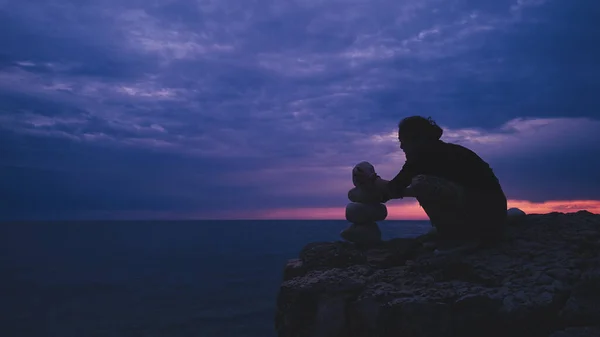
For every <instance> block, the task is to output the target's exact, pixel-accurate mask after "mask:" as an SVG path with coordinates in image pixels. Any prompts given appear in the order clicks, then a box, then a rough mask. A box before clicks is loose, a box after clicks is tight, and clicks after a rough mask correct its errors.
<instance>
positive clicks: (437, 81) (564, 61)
mask: <svg viewBox="0 0 600 337" xmlns="http://www.w3.org/2000/svg"><path fill="white" fill-rule="evenodd" d="M1 6H2V11H0V45H1V46H2V48H1V51H0V135H1V136H2V137H0V140H1V141H2V145H3V146H2V147H1V148H0V149H1V151H3V152H2V153H3V154H4V156H3V163H1V164H0V167H2V168H4V169H6V170H8V171H7V173H6V174H5V175H4V176H2V177H0V183H1V184H4V185H2V186H11V187H10V189H9V190H10V191H11V193H15V194H17V195H19V196H20V197H19V198H15V199H14V200H20V202H21V204H19V207H16V206H15V207H16V208H15V210H17V209H18V210H20V211H19V212H21V213H20V214H33V213H35V212H34V211H35V210H37V211H38V213H39V214H42V213H43V214H46V215H48V214H50V213H51V212H58V213H60V215H61V216H68V215H69V214H71V215H72V214H85V212H89V213H88V214H110V212H111V211H114V212H117V211H118V212H119V214H128V213H127V212H134V213H135V214H149V213H147V212H149V211H148V210H156V212H159V213H161V214H173V212H175V213H177V212H179V213H181V214H183V213H184V212H188V213H187V214H197V215H198V216H200V215H202V214H208V213H210V212H213V211H215V209H217V208H224V209H226V210H227V212H228V213H231V214H233V213H235V212H238V213H237V214H249V213H247V212H254V211H259V210H258V209H259V208H261V207H263V208H264V207H267V208H271V209H293V208H298V209H300V208H303V209H313V208H315V207H317V208H318V207H325V208H336V207H339V206H340V205H343V204H344V202H345V191H346V189H347V188H348V187H349V186H348V181H349V178H348V172H349V169H350V168H351V167H352V165H354V164H355V163H356V162H358V161H361V160H370V161H372V162H373V163H375V164H376V165H377V167H378V169H379V170H380V172H381V173H382V175H384V176H386V177H392V176H393V175H394V174H395V173H397V170H398V169H399V168H400V166H401V165H402V163H403V160H404V158H403V155H402V153H401V152H400V151H399V149H398V145H397V143H396V141H395V136H394V135H393V132H394V128H395V126H396V123H397V122H398V120H399V119H400V118H402V117H404V116H406V115H412V114H423V115H432V116H433V117H435V118H436V120H438V121H439V122H440V123H441V124H442V125H444V126H445V127H446V129H447V131H446V136H445V137H446V139H448V140H450V141H456V142H459V143H462V144H465V145H468V146H469V147H472V148H473V149H475V150H476V151H477V152H478V153H480V154H481V155H482V156H483V157H484V158H485V159H486V160H488V161H490V163H491V164H492V166H493V167H494V169H495V171H496V172H497V173H498V175H499V176H500V177H501V180H502V182H503V185H504V186H506V189H507V193H508V194H509V195H510V197H511V198H513V199H515V200H530V201H536V202H543V201H544V200H567V199H578V200H587V199H594V198H599V196H598V194H597V192H596V191H597V190H598V188H597V187H598V186H597V185H596V184H595V183H593V179H594V178H593V177H594V175H593V174H594V172H597V171H598V167H599V166H598V165H599V164H598V161H597V160H596V159H595V158H596V157H595V156H594V155H593V153H594V151H597V150H598V148H597V146H596V145H595V144H597V143H598V138H597V136H596V133H595V132H594V130H595V129H596V128H597V127H598V106H600V101H598V95H597V94H596V92H597V90H596V89H597V83H596V82H595V79H596V78H597V77H598V76H596V75H600V67H598V66H597V62H596V60H597V59H598V58H600V54H599V52H600V49H598V48H595V47H594V46H595V41H597V40H598V39H599V38H600V36H598V34H597V30H595V29H594V27H595V26H596V21H597V20H596V18H595V17H593V15H591V14H590V13H594V7H593V6H595V5H594V4H593V3H586V4H570V3H568V4H567V3H564V2H562V3H561V2H558V1H532V0H530V1H517V0H502V1H494V2H489V1H470V2H462V1H442V0H426V1H419V2H415V1H408V0H405V1H390V0H376V1H362V0H361V1H354V0H352V1H349V0H336V1H329V2H323V1H312V0H301V1H293V2H290V1H281V0H269V1H262V2H259V3H250V2H240V1H228V0H224V1H204V0H203V1H191V0H190V1H167V0H164V1H155V2H143V1H136V0H125V1H122V0H120V1H114V0H109V1H102V2H89V1H83V2H81V1H79V2H74V1H69V0H53V1H39V0H35V1H27V2H23V1H4V2H2V3H1ZM8 14H10V15H8ZM574 18H576V19H574ZM4 158H6V159H4ZM59 159H60V160H59ZM113 163H118V165H117V166H118V169H115V170H114V171H111V172H110V173H109V172H105V171H103V170H101V169H98V168H99V167H108V166H110V165H113ZM582 163H585V165H583V164H582ZM22 167H27V168H29V169H31V170H29V171H27V170H26V171H23V172H24V173H22V174H17V173H15V172H16V171H15V170H18V169H17V168H22ZM159 168H160V169H159ZM39 170H41V171H39ZM57 171H58V172H61V173H60V174H55V173H48V172H57ZM40 172H42V173H40ZM78 177H79V178H78ZM81 177H85V178H81ZM207 177H209V178H207ZM42 178H43V179H42ZM86 179H90V181H87V180H86ZM128 179H129V180H131V181H128ZM94 181H97V182H98V183H97V184H95V183H94ZM46 182H47V183H48V184H50V185H51V186H53V192H52V193H45V194H44V193H42V192H39V191H38V190H39V189H38V188H37V187H35V186H36V184H35V183H38V184H44V183H46ZM20 185H21V186H26V187H27V188H23V189H20V190H19V189H17V187H16V186H20ZM206 190H208V191H211V192H210V193H207V192H206V193H205V192H203V191H206ZM61 198H63V200H74V201H73V203H71V204H69V203H68V202H67V201H64V202H63V203H58V201H56V200H60V199H61ZM30 199H31V200H33V199H35V200H38V201H36V204H35V205H33V204H31V203H28V202H27V200H30ZM84 201H85V202H84ZM259 201H260V202H259ZM42 204H46V205H47V206H44V207H42V206H40V205H42ZM69 205H72V206H69ZM126 205H131V206H130V207H131V208H132V209H131V210H126V209H125V208H127V206H126ZM27 207H29V208H27ZM5 211H6V212H8V210H5ZM15 212H16V211H15ZM48 212H50V213H48ZM103 212H104V213H103ZM144 212H146V213H144ZM190 212H191V213H190ZM244 212H246V213H244ZM58 213H56V214H58ZM115 214H116V213H115ZM153 214H157V213H153ZM48 216H49V215H48ZM57 216H58V215H57ZM157 216H158V215H157ZM232 216H233V215H232Z"/></svg>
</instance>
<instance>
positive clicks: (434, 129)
mask: <svg viewBox="0 0 600 337" xmlns="http://www.w3.org/2000/svg"><path fill="white" fill-rule="evenodd" d="M443 133H444V130H442V128H441V127H439V126H438V125H437V124H436V123H435V121H434V120H433V119H431V117H428V118H425V117H421V116H411V117H406V118H404V119H403V120H401V121H400V123H399V124H398V141H400V147H401V148H402V150H404V152H407V151H408V152H410V151H412V150H414V149H415V148H416V147H418V146H419V145H422V144H425V143H430V142H435V141H438V140H439V139H440V138H441V137H442V134H443Z"/></svg>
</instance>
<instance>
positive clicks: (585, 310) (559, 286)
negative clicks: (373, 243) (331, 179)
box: [275, 211, 600, 337]
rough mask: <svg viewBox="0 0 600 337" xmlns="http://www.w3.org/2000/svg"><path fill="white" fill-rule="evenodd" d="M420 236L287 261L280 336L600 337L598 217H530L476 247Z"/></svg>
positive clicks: (309, 251) (326, 249) (317, 251)
mask: <svg viewBox="0 0 600 337" xmlns="http://www.w3.org/2000/svg"><path fill="white" fill-rule="evenodd" d="M422 241H423V238H422V237H419V238H412V239H409V238H406V239H394V240H390V241H386V242H384V243H383V244H382V245H381V246H379V247H376V248H371V249H359V248H357V247H355V246H354V245H352V244H350V243H345V242H319V243H310V244H308V245H307V246H306V247H304V249H302V251H301V252H300V256H299V259H295V260H290V261H289V262H288V264H287V266H286V267H285V269H284V277H283V283H282V284H281V288H280V290H279V294H278V297H277V312H276V317H275V326H276V329H277V333H278V335H279V336H280V337H384V336H385V337H388V336H395V337H455V336H456V337H471V336H472V337H475V336H477V337H495V336H498V337H520V336H523V337H525V336H527V337H548V336H552V337H569V336H572V337H575V336H577V337H584V336H585V337H591V336H594V337H600V215H595V214H592V213H589V212H586V211H581V212H577V213H568V214H563V213H550V214H544V215H527V216H523V217H520V218H518V219H516V220H514V221H513V222H512V223H511V225H510V226H509V227H508V228H507V232H506V235H505V238H504V239H503V240H502V242H501V243H500V244H498V245H497V246H495V247H492V248H487V249H484V250H480V251H477V252H474V253H470V254H464V253H463V254H456V255H448V256H436V255H435V254H433V253H431V252H428V251H426V250H425V249H424V248H423V247H422V245H421V242H422Z"/></svg>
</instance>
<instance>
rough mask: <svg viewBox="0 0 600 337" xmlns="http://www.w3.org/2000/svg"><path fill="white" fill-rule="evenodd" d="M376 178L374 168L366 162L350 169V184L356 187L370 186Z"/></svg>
mask: <svg viewBox="0 0 600 337" xmlns="http://www.w3.org/2000/svg"><path fill="white" fill-rule="evenodd" d="M378 177H379V176H378V175H377V173H375V167H373V165H372V164H371V163H369V162H367V161H363V162H360V163H358V164H356V166H354V168H353V169H352V183H354V186H357V187H358V186H364V185H368V184H372V183H373V182H375V180H376V179H377V178H378Z"/></svg>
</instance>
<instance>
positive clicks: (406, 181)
mask: <svg viewBox="0 0 600 337" xmlns="http://www.w3.org/2000/svg"><path fill="white" fill-rule="evenodd" d="M417 172H418V171H417V166H416V165H415V163H414V162H411V161H406V162H405V163H404V165H403V166H402V170H400V172H398V174H397V175H396V176H395V177H394V179H392V180H390V181H389V182H388V183H387V190H388V193H389V195H388V197H389V198H390V199H401V198H403V197H405V196H411V195H410V193H407V192H409V191H407V189H406V188H407V187H408V186H409V185H410V183H411V182H412V179H413V178H414V177H415V176H416V175H417Z"/></svg>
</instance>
